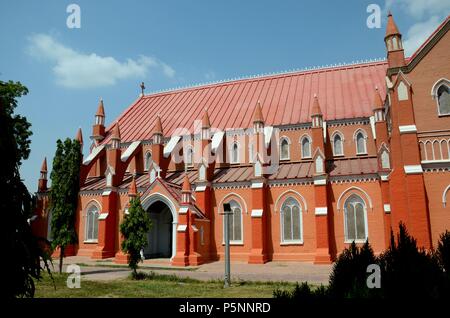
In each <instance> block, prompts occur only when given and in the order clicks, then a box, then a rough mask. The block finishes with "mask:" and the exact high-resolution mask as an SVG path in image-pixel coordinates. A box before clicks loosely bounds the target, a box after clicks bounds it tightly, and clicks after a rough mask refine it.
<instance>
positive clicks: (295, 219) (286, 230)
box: [280, 197, 303, 243]
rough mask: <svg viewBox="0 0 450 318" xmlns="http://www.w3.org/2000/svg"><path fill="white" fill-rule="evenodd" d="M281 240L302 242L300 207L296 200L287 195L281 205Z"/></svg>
mask: <svg viewBox="0 0 450 318" xmlns="http://www.w3.org/2000/svg"><path fill="white" fill-rule="evenodd" d="M280 212H281V213H280V218H281V241H282V242H284V243H292V242H294V243H295V242H296V243H299V242H302V240H303V239H302V238H303V236H302V209H301V207H300V204H299V203H298V201H297V200H295V199H294V198H292V197H288V198H287V199H286V201H284V203H283V205H282V206H281V211H280Z"/></svg>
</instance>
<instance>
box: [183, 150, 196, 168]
mask: <svg viewBox="0 0 450 318" xmlns="http://www.w3.org/2000/svg"><path fill="white" fill-rule="evenodd" d="M184 162H185V163H186V165H187V166H192V165H193V164H194V150H193V149H192V147H191V146H188V147H187V148H186V155H185V158H184Z"/></svg>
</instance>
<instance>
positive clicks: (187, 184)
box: [182, 172, 191, 192]
mask: <svg viewBox="0 0 450 318" xmlns="http://www.w3.org/2000/svg"><path fill="white" fill-rule="evenodd" d="M182 192H191V183H190V182H189V178H188V176H187V173H186V172H185V173H184V178H183V189H182Z"/></svg>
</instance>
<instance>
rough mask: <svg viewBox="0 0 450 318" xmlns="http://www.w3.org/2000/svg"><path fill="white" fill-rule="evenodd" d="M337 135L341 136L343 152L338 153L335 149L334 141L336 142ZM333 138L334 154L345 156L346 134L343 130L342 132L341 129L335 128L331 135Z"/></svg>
mask: <svg viewBox="0 0 450 318" xmlns="http://www.w3.org/2000/svg"><path fill="white" fill-rule="evenodd" d="M336 136H339V137H341V143H342V152H341V153H338V154H337V153H336V151H335V146H334V142H335V138H336ZM331 140H332V149H333V156H344V155H345V151H344V141H345V138H344V134H343V133H342V132H340V131H339V130H335V131H334V132H333V134H332V135H331Z"/></svg>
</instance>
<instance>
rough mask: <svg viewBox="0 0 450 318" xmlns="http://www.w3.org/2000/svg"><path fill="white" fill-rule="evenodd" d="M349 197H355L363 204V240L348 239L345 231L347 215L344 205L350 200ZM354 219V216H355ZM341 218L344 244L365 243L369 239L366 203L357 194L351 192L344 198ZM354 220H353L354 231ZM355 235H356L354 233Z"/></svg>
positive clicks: (346, 230)
mask: <svg viewBox="0 0 450 318" xmlns="http://www.w3.org/2000/svg"><path fill="white" fill-rule="evenodd" d="M351 197H357V198H359V199H361V201H362V203H363V214H364V234H365V237H364V238H363V239H357V238H355V239H349V238H348V229H347V213H346V211H345V204H346V203H347V201H348V200H349V199H350V198H351ZM355 206H356V204H355ZM355 217H356V215H355ZM343 218H344V240H345V242H344V243H347V244H349V243H352V242H353V241H354V242H355V243H365V242H366V241H367V239H368V238H369V225H368V215H367V202H366V201H365V200H364V198H363V197H362V196H361V195H359V194H358V193H355V192H352V193H350V194H349V195H348V196H347V197H346V198H345V201H344V203H343ZM356 227H357V225H356V219H355V231H356ZM355 235H356V233H355Z"/></svg>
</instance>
